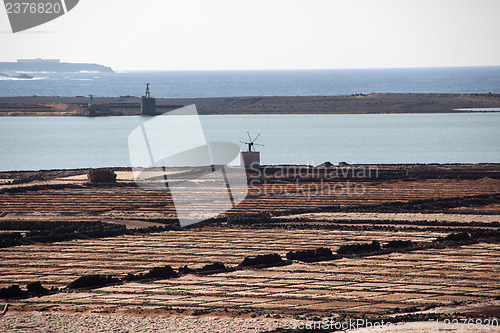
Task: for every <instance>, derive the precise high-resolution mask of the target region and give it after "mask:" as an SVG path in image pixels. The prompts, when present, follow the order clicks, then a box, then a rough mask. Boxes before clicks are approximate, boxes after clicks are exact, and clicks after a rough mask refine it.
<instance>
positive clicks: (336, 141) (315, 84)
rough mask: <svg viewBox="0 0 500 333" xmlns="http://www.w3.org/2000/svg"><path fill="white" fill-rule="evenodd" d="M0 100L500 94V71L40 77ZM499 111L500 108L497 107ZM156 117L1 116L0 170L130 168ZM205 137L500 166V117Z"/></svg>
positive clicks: (317, 153) (357, 158) (326, 122)
mask: <svg viewBox="0 0 500 333" xmlns="http://www.w3.org/2000/svg"><path fill="white" fill-rule="evenodd" d="M30 75H33V76H35V78H34V79H16V78H0V96H33V95H37V96H85V95H89V94H92V95H95V96H103V97H104V96H124V95H130V96H141V95H142V94H143V92H144V90H145V83H150V87H151V92H152V95H153V96H154V97H180V98H183V97H184V98H189V97H235V96H299V95H300V96H326V95H351V94H357V93H373V92H380V93H381V92H395V93H398V92H400V93H408V92H412V93H489V92H491V93H500V67H463V68H424V69H352V70H350V69H342V70H280V71H157V72H117V73H89V72H84V73H71V74H70V73H64V74H61V73H31V74H30ZM498 107H499V108H500V105H499V106H498ZM150 119H151V117H141V116H121V117H98V118H86V117H0V170H1V171H8V170H40V169H63V168H88V167H126V166H130V159H129V151H128V136H129V134H130V133H131V132H132V131H133V130H134V129H135V128H137V127H138V126H140V125H141V124H142V123H144V122H146V121H148V120H150ZM200 121H201V125H202V128H203V130H204V133H205V137H206V140H207V141H208V142H211V141H226V142H234V143H237V144H239V145H240V147H241V150H245V149H246V145H245V144H244V143H241V142H246V141H248V140H247V139H248V134H247V132H249V133H250V135H251V136H252V137H255V136H257V135H258V134H260V136H259V138H258V139H257V141H256V143H259V144H261V145H262V146H258V149H259V151H260V152H261V163H262V164H300V165H304V164H306V165H318V164H321V163H323V162H326V161H329V162H331V163H338V162H347V163H351V164H355V163H366V164H370V163H384V164H392V163H500V113H497V112H495V113H493V112H481V111H480V110H479V111H476V112H473V113H466V112H462V113H456V114H356V115H348V114H328V115H326V114H325V115H318V114H315V115H296V114H294V115H291V114H280V115H210V116H200Z"/></svg>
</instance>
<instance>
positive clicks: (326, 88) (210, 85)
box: [0, 66, 500, 98]
mask: <svg viewBox="0 0 500 333" xmlns="http://www.w3.org/2000/svg"><path fill="white" fill-rule="evenodd" d="M7 74H13V73H7ZM31 75H34V76H35V79H32V80H21V79H11V78H1V77H0V96H32V95H38V96H79V95H81V96H87V95H89V94H92V95H95V96H101V97H106V96H121V95H131V96H141V95H142V94H143V93H144V89H145V86H144V85H145V83H147V82H149V83H151V92H152V94H153V96H154V97H179V98H182V97H185V98H187V97H235V96H323V95H350V94H355V93H372V92H378V93H384V92H395V93H408V92H412V93H467V92H470V93H476V92H477V93H481V92H482V93H488V92H492V93H500V66H499V67H452V68H413V69H331V70H277V71H158V72H123V73H31Z"/></svg>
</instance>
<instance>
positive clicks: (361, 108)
mask: <svg viewBox="0 0 500 333" xmlns="http://www.w3.org/2000/svg"><path fill="white" fill-rule="evenodd" d="M89 102H90V99H89V98H87V97H83V96H80V97H49V96H26V97H1V98H0V116H50V115H54V116H83V115H85V114H86V112H85V110H86V108H87V107H88V105H89ZM94 102H95V105H97V106H99V107H100V108H101V109H102V110H103V111H102V115H116V116H120V115H137V114H140V98H139V97H130V96H126V97H125V96H124V97H100V98H94ZM156 104H157V112H158V113H164V112H167V111H169V110H172V109H175V108H177V107H181V106H183V105H190V104H196V106H197V107H198V111H199V113H200V114H329V113H353V114H357V113H449V112H466V111H459V110H458V111H457V110H456V109H467V108H500V94H471V93H467V94H411V93H408V94H394V93H387V94H378V93H377V94H368V95H364V94H356V95H351V96H255V97H221V98H157V99H156ZM99 115H101V114H100V113H99Z"/></svg>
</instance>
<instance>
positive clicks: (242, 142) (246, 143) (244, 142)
mask: <svg viewBox="0 0 500 333" xmlns="http://www.w3.org/2000/svg"><path fill="white" fill-rule="evenodd" d="M240 143H244V144H246V145H248V144H250V142H245V141H240Z"/></svg>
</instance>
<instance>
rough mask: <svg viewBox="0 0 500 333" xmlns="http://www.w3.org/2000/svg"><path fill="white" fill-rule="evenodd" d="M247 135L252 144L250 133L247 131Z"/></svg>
mask: <svg viewBox="0 0 500 333" xmlns="http://www.w3.org/2000/svg"><path fill="white" fill-rule="evenodd" d="M247 134H248V139H249V140H250V142H252V137H251V136H250V132H248V131H247Z"/></svg>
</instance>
